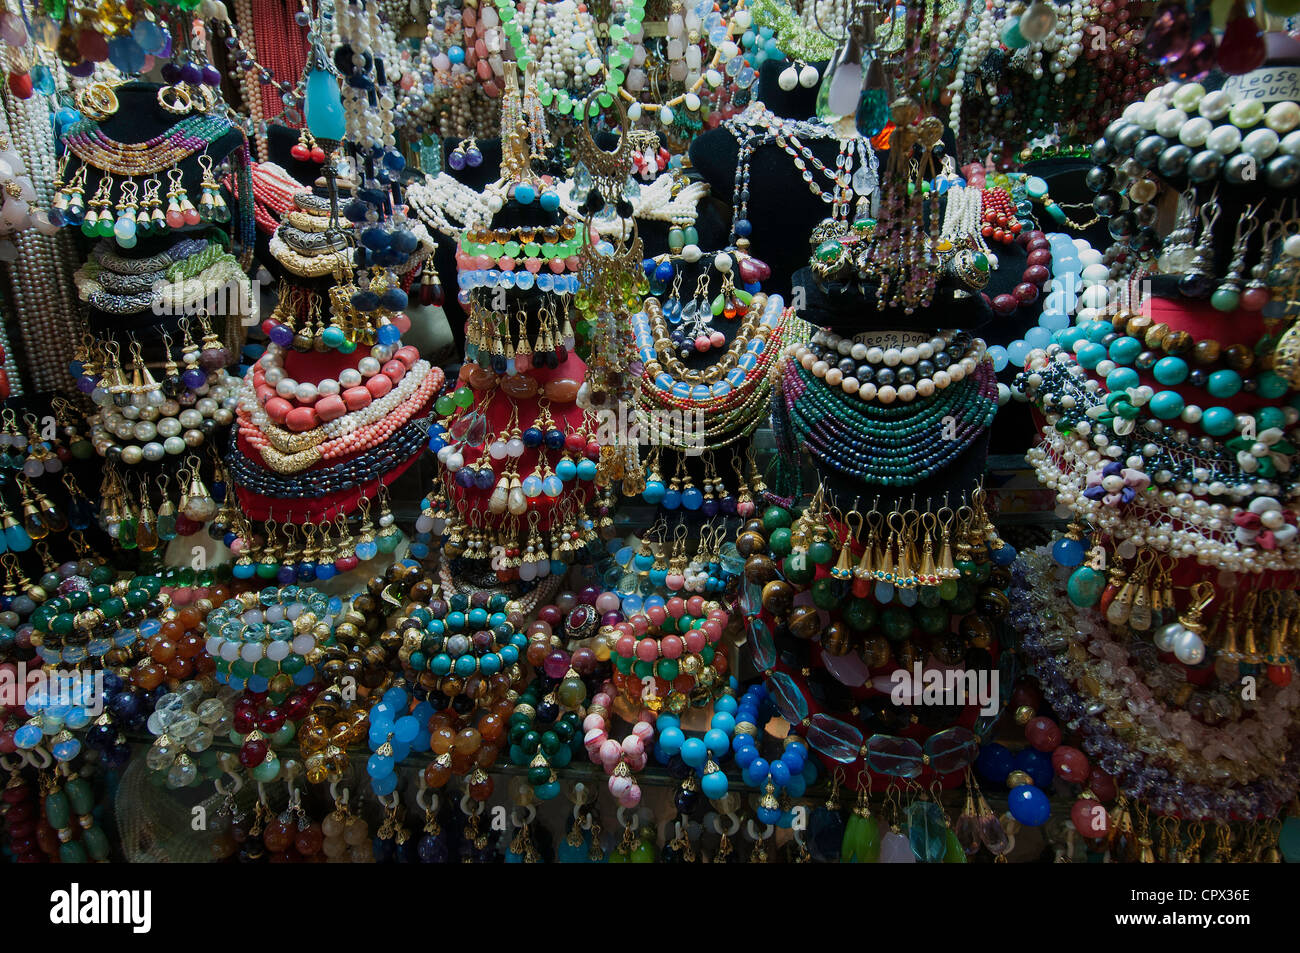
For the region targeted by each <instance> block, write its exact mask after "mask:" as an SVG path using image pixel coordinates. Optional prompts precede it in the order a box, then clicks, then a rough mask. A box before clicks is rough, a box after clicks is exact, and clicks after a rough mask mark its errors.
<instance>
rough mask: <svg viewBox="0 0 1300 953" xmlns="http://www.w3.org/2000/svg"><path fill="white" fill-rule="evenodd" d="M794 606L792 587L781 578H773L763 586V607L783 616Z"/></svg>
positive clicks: (767, 610) (773, 613)
mask: <svg viewBox="0 0 1300 953" xmlns="http://www.w3.org/2000/svg"><path fill="white" fill-rule="evenodd" d="M792 608H794V587H793V586H791V585H790V584H789V583H788V582H786V581H785V580H783V579H773V580H772V581H771V582H769V583H768V584H767V585H765V586H764V587H763V609H764V611H766V612H770V613H772V615H774V616H777V617H778V618H783V617H784V616H785V615H786V614H787V613H788V612H789V611H790V610H791V609H792Z"/></svg>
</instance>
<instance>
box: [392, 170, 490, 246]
mask: <svg viewBox="0 0 1300 953" xmlns="http://www.w3.org/2000/svg"><path fill="white" fill-rule="evenodd" d="M406 201H407V204H408V205H409V206H410V209H411V211H413V212H414V213H415V214H416V215H417V216H418V217H419V219H420V220H421V221H422V222H424V223H425V224H426V225H428V226H429V227H430V228H434V229H436V230H437V231H439V232H441V233H442V234H443V235H446V236H447V237H448V238H454V239H458V240H459V239H460V238H461V237H462V236H463V235H464V233H465V230H466V229H467V228H471V227H474V226H483V225H486V224H488V223H489V222H490V221H491V220H492V216H493V215H495V214H496V213H497V212H499V211H501V209H502V208H504V207H505V202H504V200H503V198H502V196H501V195H499V194H497V193H495V192H491V193H485V192H478V191H475V190H474V189H472V188H470V187H469V186H468V185H465V184H464V183H461V182H458V181H456V180H455V179H453V178H452V177H451V176H449V175H448V174H447V173H445V172H439V173H438V174H437V175H436V176H425V178H424V181H423V182H415V183H412V184H411V185H410V186H409V187H408V188H407V190H406ZM458 223H459V224H458Z"/></svg>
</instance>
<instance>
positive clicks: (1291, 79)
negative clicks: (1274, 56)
mask: <svg viewBox="0 0 1300 953" xmlns="http://www.w3.org/2000/svg"><path fill="white" fill-rule="evenodd" d="M1223 91H1224V92H1225V93H1227V94H1228V95H1229V96H1231V97H1232V99H1233V100H1234V101H1235V102H1245V101H1247V100H1251V99H1255V100H1259V101H1260V102H1264V103H1276V102H1280V101H1281V100H1286V99H1290V100H1295V99H1300V67H1295V66H1270V67H1267V68H1265V69H1257V70H1255V71H1254V72H1252V73H1247V74H1246V75H1245V76H1229V77H1228V80H1227V82H1225V83H1224V84H1223Z"/></svg>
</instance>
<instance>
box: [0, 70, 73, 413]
mask: <svg viewBox="0 0 1300 953" xmlns="http://www.w3.org/2000/svg"><path fill="white" fill-rule="evenodd" d="M37 55H38V56H39V57H40V60H41V62H43V63H44V64H45V65H46V66H48V67H49V68H50V69H51V70H52V71H53V72H54V78H55V82H56V84H58V85H60V86H64V85H66V83H67V76H66V74H65V72H64V69H63V66H62V63H61V62H60V61H59V60H58V58H57V57H55V56H53V55H50V54H48V53H46V52H45V51H43V50H38V53H37ZM3 97H4V106H5V113H6V116H7V117H8V120H9V122H10V124H11V129H10V132H11V136H10V142H11V144H12V146H13V148H14V149H15V151H17V152H18V154H19V155H20V156H22V159H23V163H24V164H25V165H26V167H27V174H28V175H29V176H31V180H32V184H33V185H34V186H35V188H36V202H35V203H33V204H35V205H38V206H40V207H41V208H49V207H50V203H51V200H52V199H53V188H52V186H51V183H52V182H53V181H54V178H55V175H56V172H57V169H56V160H55V143H54V129H53V126H52V124H51V118H50V109H49V105H48V103H47V102H46V101H45V99H44V98H43V97H40V96H33V97H32V98H31V99H28V100H20V99H18V98H17V97H16V96H14V95H13V93H12V92H11V91H10V89H9V86H8V84H5V85H4V87H3ZM50 229H51V234H43V233H42V232H41V230H40V229H39V228H29V229H26V230H24V231H23V232H20V233H19V234H18V235H16V236H15V238H14V244H15V245H16V246H17V248H18V257H17V259H16V260H15V261H13V262H12V263H11V264H10V265H9V266H8V268H7V271H8V273H9V279H10V283H11V286H12V292H13V300H14V301H15V302H20V303H21V307H22V310H21V311H20V313H19V329H20V332H21V335H22V339H23V351H24V353H25V355H26V362H25V363H26V367H25V371H26V374H27V381H26V383H27V384H28V385H29V386H30V387H31V388H33V389H34V390H37V391H57V390H61V389H66V387H67V385H68V371H67V368H68V363H69V362H70V361H71V360H72V349H73V344H74V342H76V341H78V340H80V338H81V334H82V329H81V328H80V326H79V324H78V322H77V321H76V318H75V316H76V315H77V314H78V313H79V308H78V305H77V299H76V297H75V295H74V294H73V290H72V273H73V271H74V270H75V269H76V267H77V253H76V247H75V244H74V242H73V236H72V233H73V231H74V230H73V229H67V228H54V227H53V226H50ZM5 355H6V356H5V370H6V372H7V373H8V375H9V385H10V392H11V393H12V394H13V395H15V396H17V395H21V394H22V393H23V392H24V386H23V384H24V382H23V380H22V378H21V377H20V375H19V371H18V366H17V363H16V362H15V359H14V355H13V353H12V348H10V347H8V346H6V347H5Z"/></svg>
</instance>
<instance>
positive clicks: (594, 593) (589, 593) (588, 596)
mask: <svg viewBox="0 0 1300 953" xmlns="http://www.w3.org/2000/svg"><path fill="white" fill-rule="evenodd" d="M599 597H600V590H599V589H597V588H596V587H595V586H587V588H585V589H583V590H582V591H581V592H580V593H578V601H579V602H581V603H582V604H583V605H584V606H594V605H595V604H596V600H597V599H598V598H599Z"/></svg>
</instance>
